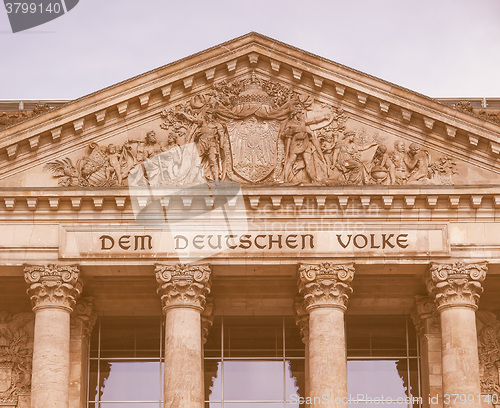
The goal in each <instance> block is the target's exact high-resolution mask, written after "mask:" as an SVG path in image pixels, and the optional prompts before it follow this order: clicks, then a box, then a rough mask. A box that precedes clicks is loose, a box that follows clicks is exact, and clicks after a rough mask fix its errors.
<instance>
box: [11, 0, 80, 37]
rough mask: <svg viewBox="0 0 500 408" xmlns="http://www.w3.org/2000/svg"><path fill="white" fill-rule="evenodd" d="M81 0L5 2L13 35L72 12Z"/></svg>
mask: <svg viewBox="0 0 500 408" xmlns="http://www.w3.org/2000/svg"><path fill="white" fill-rule="evenodd" d="M78 2H79V0H28V1H12V0H4V4H5V9H6V10H7V15H8V16H9V22H10V26H11V28H12V32H13V33H17V32H19V31H24V30H28V29H30V28H33V27H37V26H39V25H42V24H45V23H48V22H49V21H52V20H54V19H56V18H57V17H61V16H62V15H64V14H65V13H67V12H69V11H70V10H72V9H73V8H74V7H75V6H76V5H77V4H78Z"/></svg>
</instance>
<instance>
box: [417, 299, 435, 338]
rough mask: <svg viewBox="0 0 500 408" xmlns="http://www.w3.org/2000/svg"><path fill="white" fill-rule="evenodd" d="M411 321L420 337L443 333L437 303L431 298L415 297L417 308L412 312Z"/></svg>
mask: <svg viewBox="0 0 500 408" xmlns="http://www.w3.org/2000/svg"><path fill="white" fill-rule="evenodd" d="M411 319H412V321H413V325H414V326H415V329H416V330H417V332H418V334H419V335H422V334H431V333H434V334H438V333H441V322H440V320H439V313H438V311H437V308H436V303H435V302H434V299H432V298H431V297H429V296H415V307H414V308H413V310H412V313H411Z"/></svg>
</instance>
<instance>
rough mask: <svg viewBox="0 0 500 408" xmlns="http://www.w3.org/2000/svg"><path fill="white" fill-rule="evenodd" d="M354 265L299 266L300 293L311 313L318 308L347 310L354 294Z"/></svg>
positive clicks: (322, 264) (329, 263)
mask: <svg viewBox="0 0 500 408" xmlns="http://www.w3.org/2000/svg"><path fill="white" fill-rule="evenodd" d="M353 278H354V264H352V263H350V264H341V265H339V264H334V263H331V262H323V263H320V264H301V265H300V266H299V292H300V294H301V295H302V296H303V297H304V305H305V308H306V310H307V311H308V312H309V311H310V310H311V309H313V308H316V307H332V306H333V307H337V308H340V309H342V310H346V309H347V301H348V300H349V295H350V294H351V293H352V287H351V282H352V280H353Z"/></svg>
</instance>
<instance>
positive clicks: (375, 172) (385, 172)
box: [370, 145, 396, 184]
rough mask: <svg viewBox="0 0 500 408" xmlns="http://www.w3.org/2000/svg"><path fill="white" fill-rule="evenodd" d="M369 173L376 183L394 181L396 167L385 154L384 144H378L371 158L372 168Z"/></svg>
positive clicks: (392, 182)
mask: <svg viewBox="0 0 500 408" xmlns="http://www.w3.org/2000/svg"><path fill="white" fill-rule="evenodd" d="M370 174H371V176H372V179H373V180H375V182H376V183H384V184H388V183H390V184H394V183H395V180H396V168H395V166H394V163H393V162H392V160H391V159H390V157H389V155H388V154H387V147H386V146H385V145H378V147H377V150H376V151H375V154H374V156H373V159H372V169H371V172H370Z"/></svg>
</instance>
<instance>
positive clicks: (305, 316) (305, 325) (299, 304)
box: [293, 295, 309, 344]
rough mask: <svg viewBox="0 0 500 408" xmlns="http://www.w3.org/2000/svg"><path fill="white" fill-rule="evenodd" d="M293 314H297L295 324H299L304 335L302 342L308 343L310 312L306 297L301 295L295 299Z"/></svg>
mask: <svg viewBox="0 0 500 408" xmlns="http://www.w3.org/2000/svg"><path fill="white" fill-rule="evenodd" d="M293 314H294V316H295V324H296V325H297V326H298V328H299V330H300V334H301V336H302V342H303V343H304V344H306V343H307V341H308V340H309V313H308V312H307V310H306V308H305V305H304V299H303V298H302V296H300V295H299V296H296V297H295V299H294V302H293Z"/></svg>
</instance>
